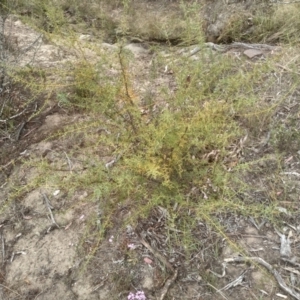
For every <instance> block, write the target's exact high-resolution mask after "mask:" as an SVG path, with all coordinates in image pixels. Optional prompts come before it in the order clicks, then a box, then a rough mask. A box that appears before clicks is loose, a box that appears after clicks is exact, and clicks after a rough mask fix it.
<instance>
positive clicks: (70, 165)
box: [64, 151, 73, 173]
mask: <svg viewBox="0 0 300 300" xmlns="http://www.w3.org/2000/svg"><path fill="white" fill-rule="evenodd" d="M64 154H65V156H66V158H67V161H68V165H69V168H70V172H71V173H72V169H73V166H72V163H71V160H70V158H69V156H68V154H67V153H66V152H65V151H64Z"/></svg>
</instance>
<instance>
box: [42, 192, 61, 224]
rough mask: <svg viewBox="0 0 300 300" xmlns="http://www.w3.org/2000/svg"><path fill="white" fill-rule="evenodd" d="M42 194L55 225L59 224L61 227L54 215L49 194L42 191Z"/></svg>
mask: <svg viewBox="0 0 300 300" xmlns="http://www.w3.org/2000/svg"><path fill="white" fill-rule="evenodd" d="M41 194H42V196H43V197H44V200H45V203H46V206H47V208H48V210H49V213H50V217H51V221H52V223H53V224H55V225H56V226H57V228H59V225H58V224H57V223H56V221H55V219H54V217H53V214H52V210H51V209H52V208H53V207H52V206H51V204H50V201H49V199H48V197H47V195H46V194H44V193H41Z"/></svg>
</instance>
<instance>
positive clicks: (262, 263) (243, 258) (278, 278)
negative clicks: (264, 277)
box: [224, 257, 300, 300]
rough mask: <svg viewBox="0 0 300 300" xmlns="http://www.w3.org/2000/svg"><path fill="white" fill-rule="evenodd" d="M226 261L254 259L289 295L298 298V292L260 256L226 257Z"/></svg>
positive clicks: (299, 299)
mask: <svg viewBox="0 0 300 300" xmlns="http://www.w3.org/2000/svg"><path fill="white" fill-rule="evenodd" d="M224 261H225V262H227V263H240V262H249V261H254V262H256V263H259V264H260V265H262V266H264V267H265V268H266V269H267V270H268V271H269V272H270V273H271V274H272V275H273V276H274V277H275V279H276V280H277V282H278V284H279V286H280V287H281V288H282V289H283V290H284V291H285V292H287V293H288V294H289V295H291V296H292V297H294V298H295V299H297V300H300V294H299V293H297V292H296V291H294V290H293V289H291V288H290V287H288V286H287V285H286V283H285V282H284V281H283V279H282V277H281V276H280V274H279V273H278V271H277V270H275V269H274V268H273V267H272V266H271V265H270V264H269V263H267V262H266V261H265V260H263V259H262V258H260V257H236V258H226V259H224Z"/></svg>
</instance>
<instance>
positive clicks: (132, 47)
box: [124, 44, 149, 56]
mask: <svg viewBox="0 0 300 300" xmlns="http://www.w3.org/2000/svg"><path fill="white" fill-rule="evenodd" d="M124 49H127V50H129V51H131V52H132V53H133V54H134V56H140V55H143V54H148V53H149V51H148V50H146V49H145V48H143V47H142V46H141V45H140V44H128V45H126V46H125V47H124Z"/></svg>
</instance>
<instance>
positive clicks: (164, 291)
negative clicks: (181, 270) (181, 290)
mask: <svg viewBox="0 0 300 300" xmlns="http://www.w3.org/2000/svg"><path fill="white" fill-rule="evenodd" d="M177 275H178V270H177V269H176V270H175V272H174V274H173V276H172V277H171V278H169V279H168V280H167V281H166V283H165V285H164V287H163V288H162V290H161V294H160V297H159V298H158V299H159V300H163V299H164V298H165V296H166V295H167V293H168V290H169V288H170V286H171V285H172V283H173V282H174V281H175V280H176V278H177Z"/></svg>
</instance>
